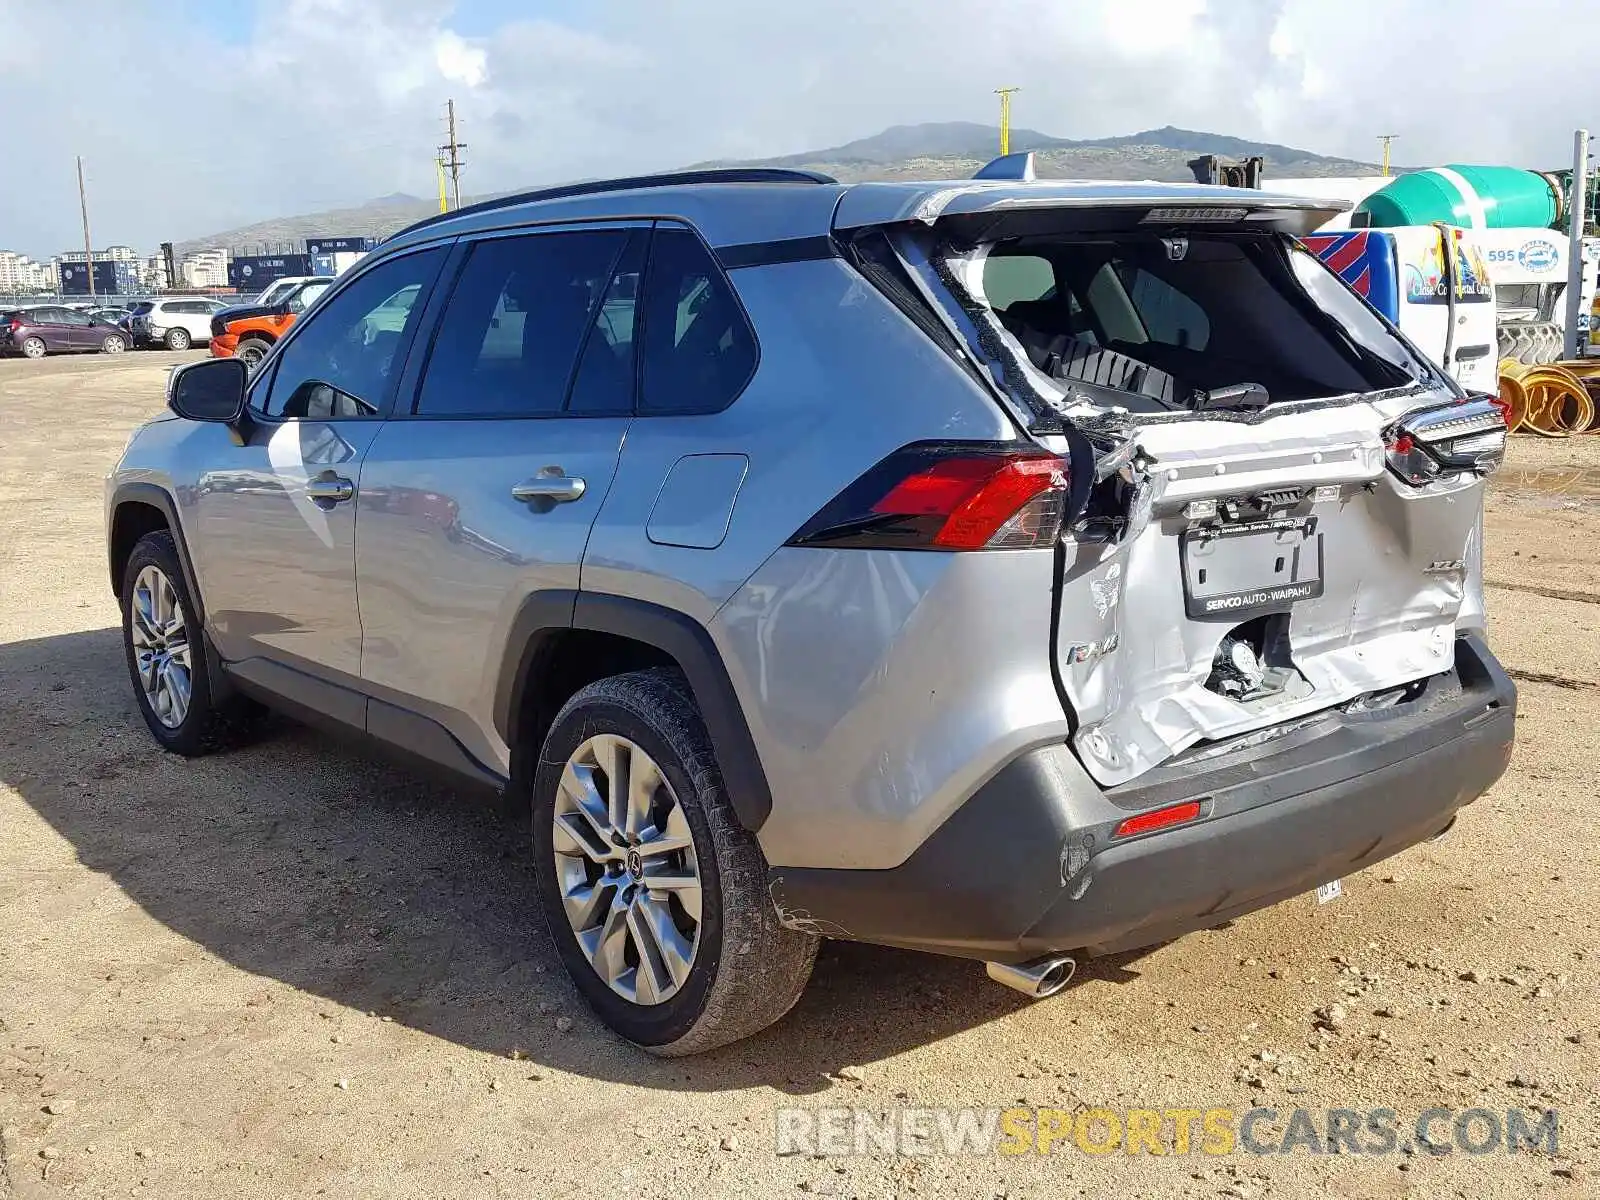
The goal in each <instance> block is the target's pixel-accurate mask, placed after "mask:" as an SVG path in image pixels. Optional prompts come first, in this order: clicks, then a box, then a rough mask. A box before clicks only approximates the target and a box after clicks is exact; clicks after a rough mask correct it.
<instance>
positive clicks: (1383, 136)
mask: <svg viewBox="0 0 1600 1200" xmlns="http://www.w3.org/2000/svg"><path fill="white" fill-rule="evenodd" d="M1399 136H1400V135H1399V134H1398V133H1380V134H1379V135H1378V140H1379V141H1380V142H1382V143H1383V177H1384V178H1385V179H1387V178H1389V143H1390V142H1392V141H1394V140H1395V138H1397V137H1399Z"/></svg>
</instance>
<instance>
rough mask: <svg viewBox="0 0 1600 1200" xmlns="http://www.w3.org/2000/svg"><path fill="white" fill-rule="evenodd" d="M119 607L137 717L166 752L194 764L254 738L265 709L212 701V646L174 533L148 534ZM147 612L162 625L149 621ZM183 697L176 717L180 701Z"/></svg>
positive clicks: (131, 563)
mask: <svg viewBox="0 0 1600 1200" xmlns="http://www.w3.org/2000/svg"><path fill="white" fill-rule="evenodd" d="M147 600H148V601H150V602H149V603H146V601H147ZM121 602H122V646H123V651H124V653H125V655H126V657H127V662H128V678H129V679H130V680H131V681H132V683H133V694H134V699H135V702H136V703H137V704H138V706H139V714H140V715H141V716H142V717H144V723H145V724H146V725H147V726H148V727H149V729H150V733H151V736H153V737H154V738H155V739H156V741H157V742H159V743H160V744H161V746H162V748H163V749H166V750H170V751H172V752H173V753H174V754H181V755H183V756H185V757H186V758H192V757H196V756H198V755H202V754H210V753H211V752H213V751H215V750H219V749H221V748H222V747H224V746H226V745H231V744H233V743H235V742H237V741H240V740H242V739H243V738H244V737H245V736H246V735H247V734H248V733H250V732H253V731H254V729H255V727H256V726H257V725H258V724H259V721H260V718H261V716H262V713H263V710H262V709H261V707H260V706H259V705H257V704H256V703H255V702H254V701H252V700H248V699H246V698H245V697H243V696H233V697H229V698H228V699H227V700H226V701H224V702H222V703H218V702H217V701H216V700H215V699H214V698H213V696H212V694H211V674H210V670H209V668H210V666H211V663H210V655H211V647H210V644H209V643H208V642H207V641H206V638H205V635H204V633H203V631H202V630H201V628H200V623H199V621H198V620H197V619H196V618H195V606H194V602H193V600H192V599H191V597H190V595H189V589H188V586H187V585H186V584H185V583H184V578H183V565H182V563H181V562H180V561H179V558H178V548H177V544H176V543H175V542H174V541H173V540H172V535H171V534H170V533H168V532H167V531H165V530H161V531H159V532H156V533H147V534H145V535H144V537H142V538H140V539H139V541H138V543H137V544H136V545H135V546H134V548H133V553H132V554H131V555H129V556H128V566H127V569H126V570H125V571H124V572H123V574H122V595H121ZM146 613H149V614H151V615H153V616H154V617H155V618H156V621H155V622H152V621H151V620H149V619H146V618H145V617H144V616H143V614H146ZM157 624H159V625H160V626H161V627H162V628H161V629H160V630H159V632H158V631H156V630H155V628H154V626H155V625H157ZM153 633H155V634H156V636H154V637H153V636H152V634H153ZM180 645H181V648H182V650H181V653H179V652H177V648H178V647H179V646H180ZM163 662H165V663H166V664H167V665H166V666H165V667H162V666H161V663H163ZM152 681H154V682H153V685H152ZM163 682H164V685H165V686H164V688H163V687H162V684H163ZM184 692H186V693H187V694H186V698H184V699H183V702H182V706H181V711H178V709H177V708H176V707H175V702H176V698H177V697H178V696H179V695H181V694H182V693H184Z"/></svg>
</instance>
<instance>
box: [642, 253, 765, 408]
mask: <svg viewBox="0 0 1600 1200" xmlns="http://www.w3.org/2000/svg"><path fill="white" fill-rule="evenodd" d="M644 304H645V311H644V328H643V332H642V335H641V341H640V344H641V347H642V350H643V366H642V386H641V390H640V393H639V411H640V413H641V414H656V415H664V414H672V413H709V412H719V411H721V410H722V409H724V408H726V407H727V406H728V405H730V404H732V403H733V401H734V399H735V398H736V397H737V396H738V395H739V393H740V392H742V391H743V390H744V386H745V384H747V383H748V382H749V381H750V376H751V375H752V374H754V373H755V369H756V358H757V354H758V352H757V349H756V339H755V334H754V333H753V332H752V331H751V329H750V324H749V322H748V320H747V319H746V318H745V315H744V309H743V308H741V307H740V305H739V301H738V299H737V298H736V297H735V296H734V293H733V286H732V285H731V284H730V283H729V282H728V280H727V277H726V276H725V275H723V273H722V269H721V268H720V267H719V266H718V265H717V264H716V262H715V261H714V260H713V259H712V257H711V253H710V251H708V250H707V249H706V248H705V246H704V245H703V244H702V243H701V241H700V239H699V238H698V237H696V236H695V235H694V234H693V233H691V232H690V231H689V230H687V229H683V228H681V227H678V226H672V225H661V226H657V228H656V232H655V237H654V239H653V240H652V243H651V247H650V268H649V272H648V274H647V276H646V279H645V301H644Z"/></svg>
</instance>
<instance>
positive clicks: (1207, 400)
mask: <svg viewBox="0 0 1600 1200" xmlns="http://www.w3.org/2000/svg"><path fill="white" fill-rule="evenodd" d="M1271 403H1272V396H1271V394H1270V393H1269V392H1268V391H1267V389H1266V388H1264V387H1262V386H1261V385H1260V384H1259V383H1230V384H1227V385H1226V386H1224V387H1214V388H1212V389H1211V390H1210V391H1197V392H1195V393H1194V394H1193V395H1192V396H1190V397H1189V407H1190V408H1191V409H1193V410H1194V411H1195V412H1215V411H1216V410H1218V409H1223V408H1227V409H1244V410H1247V411H1252V410H1253V411H1257V412H1259V411H1260V410H1261V409H1263V408H1265V407H1266V406H1267V405H1269V404H1271Z"/></svg>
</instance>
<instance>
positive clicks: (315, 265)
mask: <svg viewBox="0 0 1600 1200" xmlns="http://www.w3.org/2000/svg"><path fill="white" fill-rule="evenodd" d="M366 256H367V252H366V251H365V250H361V251H355V250H341V251H334V252H331V253H328V254H313V255H312V256H311V273H312V274H313V275H343V274H344V273H345V272H346V271H348V270H349V269H350V268H351V267H353V266H355V265H356V264H357V263H358V262H360V261H361V260H362V259H363V258H365V257H366Z"/></svg>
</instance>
